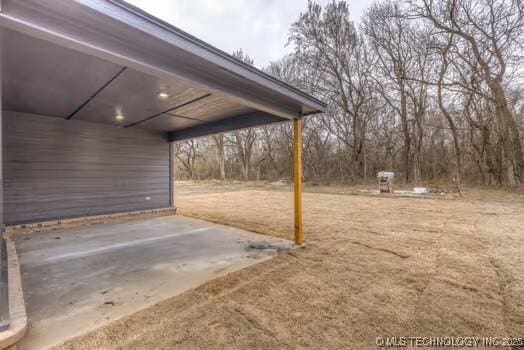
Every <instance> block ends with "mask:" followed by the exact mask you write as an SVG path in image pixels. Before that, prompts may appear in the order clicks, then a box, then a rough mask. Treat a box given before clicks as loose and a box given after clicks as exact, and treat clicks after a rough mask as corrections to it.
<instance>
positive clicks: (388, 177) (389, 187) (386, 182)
mask: <svg viewBox="0 0 524 350" xmlns="http://www.w3.org/2000/svg"><path fill="white" fill-rule="evenodd" d="M394 178H395V173H393V172H390V171H381V172H379V173H378V174H377V180H378V192H379V193H393V179H394Z"/></svg>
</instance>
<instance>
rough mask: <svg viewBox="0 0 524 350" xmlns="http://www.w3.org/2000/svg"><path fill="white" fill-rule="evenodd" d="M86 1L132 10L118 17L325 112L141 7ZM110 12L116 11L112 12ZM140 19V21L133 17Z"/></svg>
mask: <svg viewBox="0 0 524 350" xmlns="http://www.w3.org/2000/svg"><path fill="white" fill-rule="evenodd" d="M77 1H79V2H82V3H85V4H86V5H88V6H93V5H95V4H100V3H103V2H109V3H111V4H114V5H117V6H119V7H121V8H123V9H124V10H125V11H126V12H128V13H131V14H132V15H133V16H129V15H128V16H124V17H122V18H119V19H120V20H123V21H124V22H125V23H127V24H129V25H135V26H136V27H137V28H138V29H140V30H144V31H146V32H148V33H150V34H152V35H155V36H158V38H160V39H162V40H164V41H166V42H169V43H171V44H173V45H176V46H180V47H182V46H183V47H184V49H186V50H188V51H189V52H191V53H193V54H195V55H198V56H201V57H205V58H206V59H208V60H209V61H211V62H213V63H214V64H216V65H219V66H221V67H223V68H224V69H227V70H229V71H231V72H234V73H236V74H239V75H241V76H244V77H245V78H247V79H250V80H253V81H256V82H258V83H260V84H261V85H265V86H268V87H270V88H271V89H273V90H275V91H278V92H280V93H282V94H284V95H287V96H289V97H291V98H294V99H296V100H297V101H298V102H301V103H303V104H306V105H308V106H311V107H313V108H317V109H319V111H325V108H326V104H325V103H324V102H322V101H320V100H318V99H316V98H314V97H313V96H310V95H308V94H306V93H304V92H303V91H301V90H299V89H297V88H295V87H294V86H292V85H289V84H287V83H285V82H283V81H281V80H278V79H276V78H275V77H273V76H271V75H269V74H267V73H265V72H263V71H261V70H259V69H257V68H256V67H253V66H251V65H249V64H247V63H245V62H243V61H241V60H238V59H236V58H234V57H233V56H231V55H230V54H228V53H226V52H224V51H222V50H220V49H218V48H216V47H214V46H211V45H209V44H207V43H206V42H204V41H202V40H200V39H198V38H196V37H194V36H192V35H191V34H189V33H187V32H184V31H183V30H181V29H179V28H177V27H175V26H173V25H171V24H169V23H167V22H165V21H162V20H160V19H158V18H156V17H154V16H152V15H150V14H148V13H146V12H144V11H143V10H141V9H139V8H137V7H135V6H133V5H131V4H129V3H127V2H125V1H122V0H77ZM110 13H115V12H114V11H111V12H110ZM137 17H138V18H140V20H135V21H133V19H136V18H137Z"/></svg>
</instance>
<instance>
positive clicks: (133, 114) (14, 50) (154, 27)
mask: <svg viewBox="0 0 524 350" xmlns="http://www.w3.org/2000/svg"><path fill="white" fill-rule="evenodd" d="M0 4H1V5H0V6H1V7H0V32H1V33H2V46H1V48H2V87H3V93H4V101H3V104H4V107H3V108H4V109H10V110H16V111H19V112H26V113H33V114H43V115H47V116H54V117H60V118H64V119H72V118H74V119H78V120H85V121H90V122H97V123H105V124H113V125H120V126H124V127H141V128H146V129H150V130H152V131H155V132H162V133H169V135H170V138H171V139H172V140H180V139H184V138H188V137H196V136H202V135H205V134H210V133H213V132H222V131H227V130H233V129H238V128H242V127H250V126H256V125H261V124H266V123H270V122H275V121H282V120H286V119H293V118H297V117H299V116H300V115H308V114H314V113H319V112H323V111H324V110H325V108H326V105H325V104H324V103H323V102H321V101H319V100H318V99H316V98H314V97H312V96H310V95H308V94H306V93H304V92H302V91H300V90H298V89H296V88H294V87H292V86H290V85H288V84H286V83H284V82H282V81H280V80H278V79H276V78H274V77H272V76H270V75H268V74H266V73H264V72H262V71H261V70H259V69H256V68H255V67H252V66H250V65H248V64H246V63H244V62H242V61H240V60H238V59H236V58H234V57H232V56H231V55H229V54H227V53H225V52H223V51H221V50H219V49H217V48H215V47H213V46H210V45H209V44H207V43H205V42H203V41H201V40H199V39H197V38H195V37H193V36H191V35H189V34H188V33H186V32H184V31H182V30H180V29H178V28H176V27H174V26H172V25H170V24H168V23H166V22H164V21H161V20H160V19H157V18H155V17H153V16H151V15H149V14H147V13H145V12H143V11H142V10H140V9H138V8H136V7H134V6H132V5H130V4H128V3H126V2H124V1H121V0H76V1H71V0H24V1H20V0H0ZM161 92H162V93H165V95H167V97H165V96H164V97H163V98H160V96H161V94H160V93H161ZM119 114H120V115H123V116H125V121H116V120H115V117H116V115H119Z"/></svg>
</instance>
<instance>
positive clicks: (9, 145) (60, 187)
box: [3, 111, 170, 224]
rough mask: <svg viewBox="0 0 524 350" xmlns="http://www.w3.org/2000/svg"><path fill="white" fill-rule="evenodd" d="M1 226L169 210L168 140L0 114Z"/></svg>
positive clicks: (128, 131) (130, 131) (143, 133)
mask: <svg viewBox="0 0 524 350" xmlns="http://www.w3.org/2000/svg"><path fill="white" fill-rule="evenodd" d="M3 117H4V118H3V119H4V122H3V124H4V130H3V136H4V151H3V155H4V161H3V162H4V201H5V202H4V203H5V208H4V210H5V221H6V223H7V224H15V223H24V222H35V221H43V220H50V219H60V218H70V217H77V216H85V215H96V214H107V213H116V212H125V211H134V210H145V209H156V208H163V207H168V206H169V204H170V203H169V202H170V201H169V199H170V187H169V186H170V185H169V143H167V141H166V139H165V137H163V136H161V135H155V134H151V133H148V132H146V131H143V130H140V129H135V130H133V129H122V128H115V127H111V126H107V125H105V126H104V125H98V124H93V123H87V122H82V121H75V120H69V121H65V120H63V119H61V118H52V117H43V116H38V115H30V114H23V113H17V112H10V111H4V112H3Z"/></svg>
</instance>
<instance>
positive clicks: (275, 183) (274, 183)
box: [270, 180, 291, 186]
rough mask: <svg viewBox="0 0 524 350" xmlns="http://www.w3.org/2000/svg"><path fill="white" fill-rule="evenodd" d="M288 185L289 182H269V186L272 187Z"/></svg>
mask: <svg viewBox="0 0 524 350" xmlns="http://www.w3.org/2000/svg"><path fill="white" fill-rule="evenodd" d="M290 183H291V182H290V181H289V180H278V181H274V182H271V183H270V185H272V186H287V185H289V184H290Z"/></svg>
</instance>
